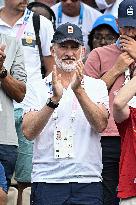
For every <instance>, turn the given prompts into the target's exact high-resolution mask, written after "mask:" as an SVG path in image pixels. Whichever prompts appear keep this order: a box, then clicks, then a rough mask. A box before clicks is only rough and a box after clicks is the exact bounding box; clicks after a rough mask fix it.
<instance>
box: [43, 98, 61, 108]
mask: <svg viewBox="0 0 136 205" xmlns="http://www.w3.org/2000/svg"><path fill="white" fill-rule="evenodd" d="M46 105H47V106H48V107H50V108H53V109H55V108H57V107H58V105H59V103H57V104H56V103H54V102H53V101H52V99H51V98H48V100H47V103H46Z"/></svg>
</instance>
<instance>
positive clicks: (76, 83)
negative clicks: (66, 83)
mask: <svg viewBox="0 0 136 205" xmlns="http://www.w3.org/2000/svg"><path fill="white" fill-rule="evenodd" d="M76 67H77V69H76V71H75V74H74V76H73V78H72V82H71V88H72V90H73V91H76V90H77V89H78V88H81V82H82V80H83V77H84V75H83V68H84V64H83V62H82V61H77V66H76Z"/></svg>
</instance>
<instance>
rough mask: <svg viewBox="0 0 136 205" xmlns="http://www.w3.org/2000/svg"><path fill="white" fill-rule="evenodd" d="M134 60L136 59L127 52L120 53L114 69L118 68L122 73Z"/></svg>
mask: <svg viewBox="0 0 136 205" xmlns="http://www.w3.org/2000/svg"><path fill="white" fill-rule="evenodd" d="M133 62H134V59H133V58H132V57H131V56H130V55H129V54H128V53H127V52H123V53H121V54H120V55H119V57H118V59H117V61H116V63H115V65H114V69H115V70H117V71H118V72H119V73H120V74H122V73H124V72H125V70H127V69H128V67H129V66H130V65H131V64H132V63H133Z"/></svg>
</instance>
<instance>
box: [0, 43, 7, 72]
mask: <svg viewBox="0 0 136 205" xmlns="http://www.w3.org/2000/svg"><path fill="white" fill-rule="evenodd" d="M5 47H6V46H5V45H3V44H1V45H0V70H2V67H3V63H4V61H5V58H6V55H5V53H4V50H5Z"/></svg>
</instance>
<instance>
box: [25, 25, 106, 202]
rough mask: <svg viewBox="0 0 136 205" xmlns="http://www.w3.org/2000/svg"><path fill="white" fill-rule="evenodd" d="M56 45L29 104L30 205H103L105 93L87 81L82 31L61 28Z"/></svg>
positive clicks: (103, 87) (32, 89) (94, 82)
mask: <svg viewBox="0 0 136 205" xmlns="http://www.w3.org/2000/svg"><path fill="white" fill-rule="evenodd" d="M52 43H53V46H52V49H51V52H52V55H53V56H54V59H55V65H54V69H53V72H52V74H50V75H49V76H47V78H46V79H45V81H44V82H43V84H42V85H41V84H40V85H39V84H38V83H37V86H36V87H34V86H33V85H31V87H29V89H28V93H27V96H26V99H25V114H24V118H23V131H24V134H25V136H26V137H27V138H28V139H29V140H33V139H34V150H33V172H32V182H33V184H32V192H31V193H32V194H31V204H36V205H51V204H53V205H54V204H56V205H62V204H63V205H66V204H84V205H87V204H89V205H94V204H95V205H102V204H103V197H102V196H103V194H102V185H101V180H102V178H101V172H102V158H101V144H100V134H99V132H102V130H104V129H105V128H106V126H107V120H108V116H109V113H108V110H107V109H108V92H107V88H106V85H105V83H104V82H103V81H101V80H96V79H93V78H90V77H87V76H83V63H82V58H83V53H84V52H85V49H84V47H83V35H82V32H81V30H80V28H79V27H78V26H76V25H75V24H70V23H66V24H62V25H61V26H59V27H58V29H57V30H56V32H55V34H54V36H53V40H52ZM47 93H48V95H47Z"/></svg>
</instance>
